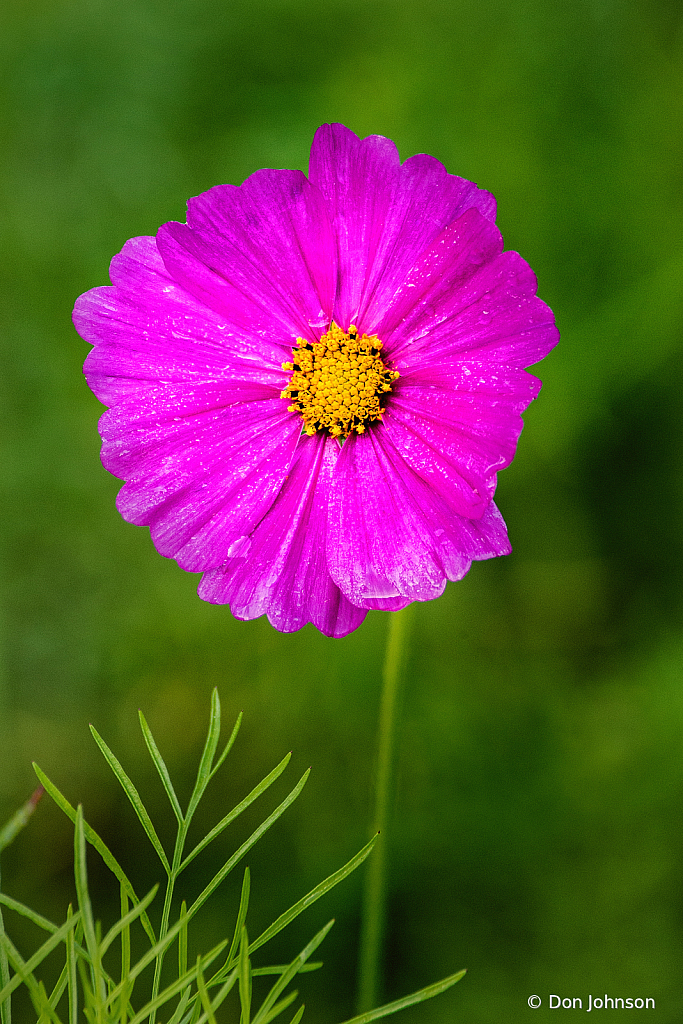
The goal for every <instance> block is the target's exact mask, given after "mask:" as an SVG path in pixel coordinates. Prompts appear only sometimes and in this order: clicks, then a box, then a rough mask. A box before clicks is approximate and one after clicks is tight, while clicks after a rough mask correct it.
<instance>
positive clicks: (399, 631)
mask: <svg viewBox="0 0 683 1024" xmlns="http://www.w3.org/2000/svg"><path fill="white" fill-rule="evenodd" d="M411 608H412V605H408V607H407V608H404V609H403V610H402V611H400V612H391V613H390V615H389V635H388V637H387V648H386V654H385V656H384V668H383V672H382V697H381V703H380V712H379V726H378V733H377V773H376V780H375V804H374V814H373V820H372V832H373V833H379V835H378V838H377V843H376V845H375V849H374V851H373V854H372V856H371V857H370V858H369V860H368V866H367V868H366V874H365V891H364V895H363V916H362V921H361V944H360V963H359V974H358V1012H359V1013H366V1012H367V1011H368V1010H369V1009H370V1008H371V1007H373V1006H376V1005H377V1000H378V998H379V997H380V996H381V977H382V955H383V950H384V936H385V930H386V880H387V852H388V831H389V830H388V825H389V818H390V807H391V800H392V794H393V786H392V773H393V767H394V747H395V740H396V735H397V732H398V717H399V714H398V712H399V686H400V682H401V673H402V670H403V666H404V664H405V660H406V650H407V644H408V631H409V625H410V617H411Z"/></svg>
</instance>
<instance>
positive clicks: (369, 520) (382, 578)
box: [327, 428, 510, 607]
mask: <svg viewBox="0 0 683 1024" xmlns="http://www.w3.org/2000/svg"><path fill="white" fill-rule="evenodd" d="M509 550H510V547H509V543H508V540H507V534H506V531H505V524H504V523H503V521H502V519H501V518H500V515H499V514H498V512H497V510H496V509H495V506H494V505H493V503H492V502H490V503H489V504H488V505H487V506H486V509H485V511H484V512H483V514H482V516H481V518H480V519H472V520H471V519H466V518H464V517H462V516H458V515H456V514H455V513H454V512H453V511H452V510H451V509H449V508H448V506H447V505H446V504H445V503H444V502H443V500H442V499H441V497H440V496H439V494H438V493H436V492H435V490H434V489H433V488H431V487H430V486H429V485H428V484H427V483H425V481H424V480H423V479H421V478H420V477H419V476H418V475H417V474H416V473H415V472H414V471H413V470H411V468H410V467H409V466H408V465H407V464H406V462H405V460H404V459H403V458H402V456H401V455H400V454H399V453H398V452H397V451H396V449H395V447H394V445H393V444H392V442H391V438H390V434H389V431H388V430H384V429H382V428H378V429H377V430H374V431H371V432H369V433H368V434H367V435H364V436H362V437H357V436H352V437H350V438H349V439H348V440H347V442H346V443H345V444H344V447H343V449H342V453H341V456H340V458H339V460H338V463H337V467H336V470H335V473H334V476H333V480H332V493H331V498H330V516H329V526H328V541H327V558H328V563H329V566H330V573H331V575H332V578H333V579H334V580H335V582H336V583H337V584H338V586H339V587H340V588H341V589H342V590H343V592H344V593H345V594H346V596H347V597H348V598H349V600H350V601H351V602H352V603H353V604H355V605H359V606H360V607H366V606H368V604H370V606H372V602H374V601H375V600H376V599H377V598H380V599H386V598H396V597H402V598H405V599H407V600H410V601H427V600H430V599H431V598H434V597H438V596H439V594H441V593H442V591H443V589H444V587H445V585H446V580H447V579H450V580H455V579H460V578H461V577H462V576H464V574H465V573H466V572H467V570H468V569H469V567H470V564H471V562H472V560H473V559H483V558H491V557H493V556H495V555H501V554H507V553H508V552H509Z"/></svg>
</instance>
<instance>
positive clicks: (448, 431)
mask: <svg viewBox="0 0 683 1024" xmlns="http://www.w3.org/2000/svg"><path fill="white" fill-rule="evenodd" d="M539 386H540V382H539V381H538V380H537V379H536V378H535V377H532V376H531V375H530V374H528V373H525V372H524V371H523V370H518V369H516V368H514V367H506V366H500V365H497V364H495V363H494V364H493V365H488V364H486V363H475V362H472V361H465V360H463V361H462V362H459V363H453V364H450V363H447V364H444V365H443V366H442V367H436V368H433V367H431V366H430V367H427V368H425V369H424V370H422V371H414V372H412V373H409V374H408V375H406V376H405V377H403V378H399V382H398V384H397V385H396V386H395V393H394V394H393V395H392V399H391V403H390V405H389V407H388V408H387V411H386V413H385V416H384V424H385V428H386V430H387V432H388V434H389V435H390V437H391V441H392V444H393V445H394V446H395V448H396V450H397V451H398V452H400V454H401V455H402V456H403V458H404V459H405V460H406V463H407V464H408V465H409V466H410V467H411V469H413V470H414V471H415V472H416V473H417V474H418V475H419V476H420V477H421V478H422V479H423V480H425V481H427V482H428V483H429V485H430V486H431V487H433V488H434V489H435V491H436V492H437V493H438V494H440V495H441V497H442V498H443V500H444V501H445V502H446V504H447V505H448V506H449V507H450V508H451V509H453V511H454V512H457V513H458V515H461V516H465V517H466V518H468V519H478V518H479V517H480V516H481V515H482V513H483V511H484V509H485V508H486V506H487V505H488V503H489V501H490V500H491V498H492V497H493V494H494V492H495V489H496V474H497V473H498V472H499V471H500V470H501V469H504V468H505V466H507V465H509V464H510V462H511V461H512V459H513V457H514V454H515V450H516V447H517V441H518V439H519V435H520V433H521V430H522V426H523V421H522V417H521V413H522V412H523V410H524V409H526V407H527V406H528V404H529V402H530V401H531V400H532V398H534V396H535V395H536V393H537V392H538V389H539Z"/></svg>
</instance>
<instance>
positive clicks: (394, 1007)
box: [344, 971, 467, 1024]
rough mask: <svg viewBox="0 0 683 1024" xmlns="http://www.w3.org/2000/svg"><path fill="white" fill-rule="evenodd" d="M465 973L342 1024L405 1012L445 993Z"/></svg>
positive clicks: (365, 1023)
mask: <svg viewBox="0 0 683 1024" xmlns="http://www.w3.org/2000/svg"><path fill="white" fill-rule="evenodd" d="M466 973H467V972H466V971H458V972H457V974H451V975H449V977H448V978H444V979H443V980H442V981H437V982H435V984H433V985H427V987H426V988H421V989H420V990H419V992H413V993H412V995H409V996H404V997H403V999H397V1000H396V1001H395V1002H393V1003H386V1004H385V1005H384V1006H378V1007H377V1009H375V1010H368V1012H367V1013H360V1014H358V1016H357V1017H351V1018H350V1019H349V1020H346V1021H344V1024H370V1022H371V1021H373V1020H380V1019H381V1018H382V1017H388V1016H389V1014H391V1013H397V1012H398V1011H399V1010H405V1009H406V1007H408V1006H414V1005H415V1003H422V1002H424V1000H425V999H431V998H432V997H433V996H438V995H440V993H441V992H445V991H446V989H448V988H450V987H451V985H455V983H456V982H457V981H460V979H461V978H463V977H464V976H465V974H466Z"/></svg>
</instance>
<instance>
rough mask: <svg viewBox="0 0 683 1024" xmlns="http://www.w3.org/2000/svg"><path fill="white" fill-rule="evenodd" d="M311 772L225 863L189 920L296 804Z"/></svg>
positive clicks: (303, 776) (192, 907)
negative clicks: (245, 856)
mask: <svg viewBox="0 0 683 1024" xmlns="http://www.w3.org/2000/svg"><path fill="white" fill-rule="evenodd" d="M310 771H311V770H310V768H309V769H307V770H306V771H305V772H304V774H303V775H302V776H301V778H300V779H299V781H298V783H297V784H296V786H295V787H294V789H293V790H292V791H291V793H290V794H289V795H288V796H287V797H285V799H284V800H283V801H282V803H281V804H279V806H278V807H276V808H275V810H274V811H273V813H272V814H271V815H269V817H268V818H266V820H265V821H264V822H263V823H262V824H261V825H259V827H258V828H257V829H255V831H254V832H252V834H251V835H250V836H249V838H248V839H247V840H245V842H243V843H242V845H241V846H240V848H239V850H237V851H236V852H235V853H233V855H232V857H230V858H229V860H227V861H226V862H225V864H224V865H223V867H222V868H221V869H220V871H218V872H217V873H216V874H215V875H214V877H213V878H212V879H211V881H210V882H209V884H208V885H207V886H206V887H205V889H203V891H202V892H201V893H200V894H199V896H198V897H197V899H196V900H195V901H194V903H193V904H192V906H191V907H190V909H189V910H188V912H187V916H188V918H191V917H194V915H195V914H196V913H197V911H198V910H199V908H200V907H202V906H204V904H205V903H206V901H207V900H208V898H209V896H211V894H212V893H213V892H215V890H216V889H217V888H218V886H219V885H220V884H221V882H222V881H223V880H224V879H225V878H226V877H227V875H228V874H229V873H230V872H231V871H232V869H233V868H234V867H235V865H236V864H238V863H239V862H240V860H241V859H242V857H244V855H245V854H246V853H248V852H249V850H250V849H251V848H252V846H254V845H255V844H256V843H257V842H258V841H259V839H260V838H261V836H262V835H264V833H266V832H267V831H268V829H269V828H270V827H271V825H274V824H275V822H276V821H277V820H278V818H279V817H281V816H282V815H283V814H284V812H285V811H286V810H287V808H288V807H289V806H290V805H291V804H293V803H294V801H295V800H296V798H297V797H298V796H299V794H300V793H301V790H302V789H303V788H304V786H305V785H306V781H307V779H308V776H309V775H310Z"/></svg>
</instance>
